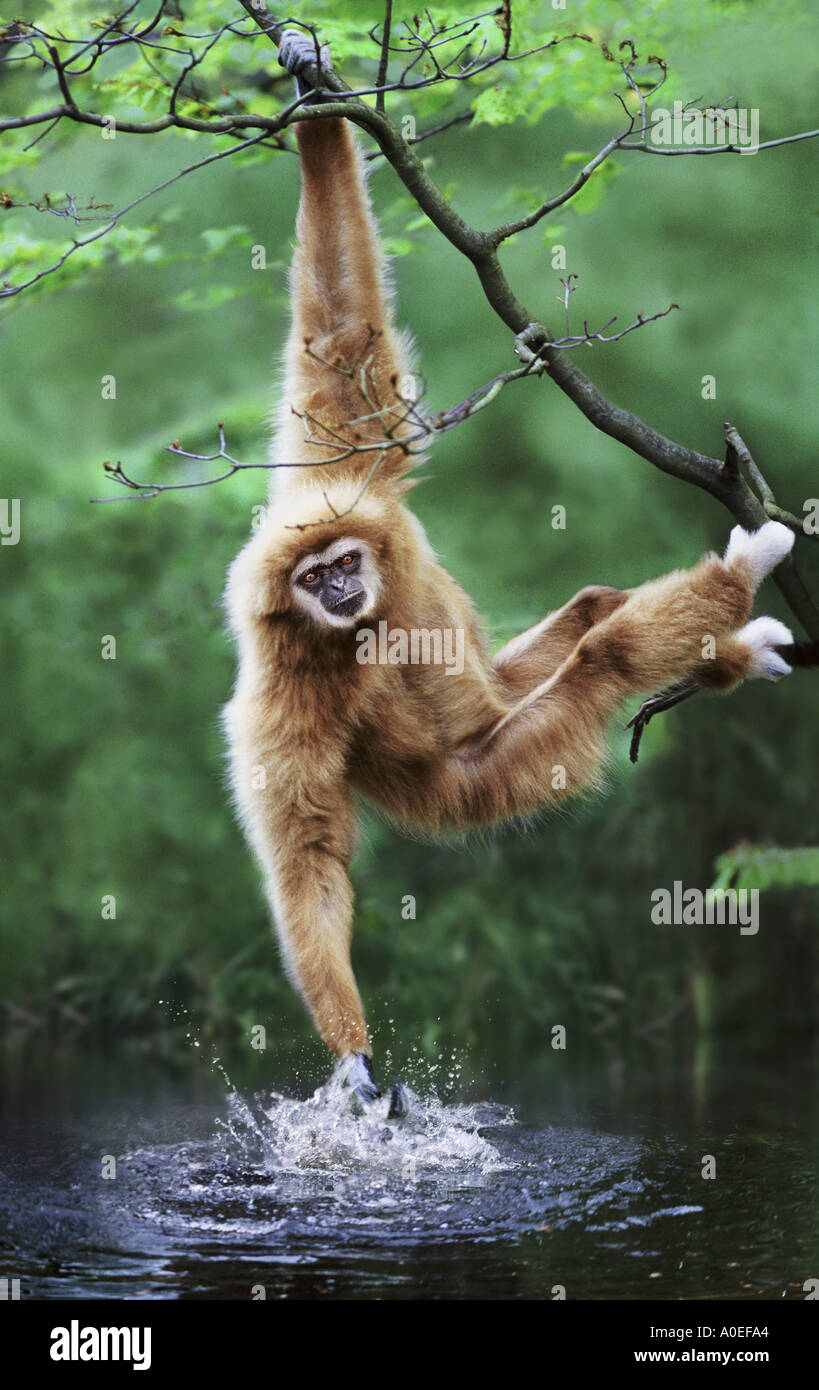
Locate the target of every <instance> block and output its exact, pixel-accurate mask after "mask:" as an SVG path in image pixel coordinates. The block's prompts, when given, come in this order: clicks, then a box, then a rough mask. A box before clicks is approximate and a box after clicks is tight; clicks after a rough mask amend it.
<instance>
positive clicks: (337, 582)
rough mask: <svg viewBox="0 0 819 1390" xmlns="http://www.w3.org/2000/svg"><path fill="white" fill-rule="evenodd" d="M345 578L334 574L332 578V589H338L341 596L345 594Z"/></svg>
mask: <svg viewBox="0 0 819 1390" xmlns="http://www.w3.org/2000/svg"><path fill="white" fill-rule="evenodd" d="M344 585H345V577H344V575H343V574H334V575H331V577H330V588H331V589H338V592H339V593H340V594H343V593H344Z"/></svg>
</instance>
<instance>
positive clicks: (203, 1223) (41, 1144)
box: [0, 1082, 819, 1299]
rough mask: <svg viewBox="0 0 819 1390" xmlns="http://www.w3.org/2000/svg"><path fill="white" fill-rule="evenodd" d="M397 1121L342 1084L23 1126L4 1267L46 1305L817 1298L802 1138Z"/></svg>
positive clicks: (9, 1189) (427, 1115)
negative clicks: (706, 1172)
mask: <svg viewBox="0 0 819 1390" xmlns="http://www.w3.org/2000/svg"><path fill="white" fill-rule="evenodd" d="M383 1109H386V1102H384V1103H383V1106H382V1107H380V1108H379V1107H374V1108H373V1109H372V1110H371V1111H368V1113H367V1114H366V1115H365V1116H364V1117H362V1118H360V1119H356V1118H354V1117H353V1116H352V1115H351V1114H350V1112H349V1109H348V1108H347V1105H346V1101H345V1098H344V1096H343V1095H342V1094H341V1093H340V1091H339V1089H338V1086H337V1085H336V1084H335V1083H332V1082H331V1083H329V1084H328V1085H327V1086H325V1087H322V1088H320V1089H319V1090H318V1091H317V1092H316V1093H315V1095H313V1096H312V1097H311V1098H310V1099H309V1100H306V1101H298V1100H294V1099H290V1098H287V1097H285V1096H283V1095H279V1094H276V1093H273V1094H272V1095H270V1094H269V1093H268V1094H265V1095H261V1096H257V1097H252V1098H250V1099H242V1097H241V1096H240V1095H239V1094H238V1093H237V1092H236V1091H234V1090H230V1091H229V1093H228V1097H227V1106H225V1101H224V1097H222V1099H221V1101H220V1102H217V1103H216V1104H208V1105H199V1106H197V1107H191V1105H190V1104H187V1103H184V1102H180V1101H179V1099H178V1097H177V1098H176V1099H175V1101H174V1103H172V1104H169V1103H168V1102H167V1101H163V1103H162V1104H161V1105H160V1106H158V1107H157V1109H156V1112H155V1113H153V1114H150V1115H148V1116H145V1115H144V1114H139V1113H137V1112H134V1111H133V1110H129V1108H128V1106H127V1105H126V1103H125V1102H122V1101H119V1102H118V1103H117V1105H116V1106H115V1107H114V1108H113V1110H112V1109H110V1108H108V1109H106V1108H104V1107H103V1108H102V1109H100V1108H99V1107H96V1108H94V1109H93V1110H92V1112H91V1114H88V1113H83V1111H82V1109H80V1110H79V1111H75V1112H74V1113H73V1114H71V1115H69V1117H68V1119H63V1120H62V1122H60V1121H56V1122H55V1120H54V1117H53V1116H49V1115H45V1116H43V1115H42V1114H41V1115H40V1116H39V1117H38V1119H37V1120H36V1121H35V1122H32V1120H31V1118H30V1117H27V1118H26V1120H22V1119H20V1118H19V1117H18V1119H17V1121H16V1122H15V1121H14V1120H12V1123H11V1125H10V1126H8V1127H7V1131H6V1139H5V1142H4V1153H3V1157H2V1159H1V1160H0V1170H1V1171H0V1230H2V1231H3V1232H5V1235H4V1236H3V1238H2V1249H3V1255H4V1259H3V1268H4V1270H8V1272H9V1274H10V1275H12V1276H19V1277H20V1278H21V1280H22V1287H23V1296H24V1297H39V1298H43V1297H57V1298H65V1297H80V1296H89V1297H97V1298H98V1297H106V1296H107V1297H131V1298H133V1297H162V1296H170V1297H180V1296H183V1297H184V1296H194V1297H203V1296H204V1297H208V1296H210V1297H235V1298H245V1299H247V1298H251V1297H254V1296H255V1297H259V1296H261V1290H262V1289H263V1290H264V1294H265V1296H267V1297H268V1298H275V1297H296V1298H320V1297H325V1298H326V1297H330V1298H373V1297H380V1298H416V1299H417V1298H421V1299H423V1298H456V1299H458V1298H534V1299H549V1298H553V1297H555V1296H556V1295H557V1294H558V1293H559V1290H560V1288H561V1287H563V1288H565V1290H566V1296H567V1297H568V1298H600V1297H602V1298H680V1297H684V1298H742V1297H759V1296H762V1297H767V1298H781V1297H783V1296H784V1297H800V1298H801V1297H804V1294H803V1293H802V1287H801V1286H802V1282H803V1281H804V1280H805V1279H806V1278H808V1277H810V1276H811V1275H812V1274H813V1275H816V1274H817V1272H819V1266H817V1260H816V1256H817V1247H816V1244H815V1240H814V1243H813V1244H811V1239H812V1238H815V1209H816V1203H815V1190H816V1189H815V1175H814V1171H813V1169H812V1167H811V1165H810V1163H809V1162H808V1159H807V1157H806V1153H805V1148H804V1145H803V1144H802V1143H801V1142H800V1139H799V1136H798V1134H797V1133H796V1132H795V1131H793V1132H792V1133H791V1134H790V1135H789V1136H788V1138H787V1139H784V1138H781V1137H780V1136H779V1135H777V1134H775V1133H771V1132H768V1133H762V1132H759V1131H756V1130H755V1131H753V1132H747V1133H744V1134H742V1135H741V1136H740V1135H738V1134H736V1133H734V1132H731V1131H730V1130H728V1129H726V1128H723V1130H722V1131H720V1129H719V1127H717V1126H715V1125H713V1124H711V1125H710V1127H709V1130H708V1132H707V1134H706V1135H704V1136H702V1135H697V1134H694V1135H691V1136H688V1137H687V1138H685V1139H683V1138H681V1137H680V1136H679V1135H676V1136H675V1135H673V1134H668V1133H666V1132H664V1131H663V1130H659V1131H658V1129H657V1127H656V1125H655V1124H652V1122H651V1120H650V1118H648V1117H647V1116H646V1114H645V1113H642V1114H640V1115H639V1116H637V1117H636V1122H634V1123H633V1124H632V1133H633V1134H636V1135H638V1136H639V1137H630V1136H628V1135H623V1134H618V1133H615V1132H611V1129H609V1130H607V1129H606V1127H605V1124H601V1123H599V1122H595V1123H590V1122H589V1121H588V1117H584V1122H582V1123H577V1121H576V1117H575V1120H574V1122H569V1121H568V1120H566V1121H563V1120H562V1119H561V1121H560V1122H559V1123H553V1124H550V1125H548V1126H535V1125H526V1124H524V1123H522V1122H521V1120H520V1119H519V1118H518V1117H517V1116H516V1114H515V1113H514V1112H513V1110H512V1109H510V1108H509V1107H507V1106H504V1105H498V1104H488V1103H482V1104H460V1105H456V1104H444V1103H442V1102H441V1101H440V1100H439V1099H437V1098H436V1097H435V1095H433V1094H429V1093H428V1094H425V1095H423V1094H415V1093H413V1095H412V1108H411V1112H410V1116H409V1117H408V1119H407V1120H406V1121H404V1122H403V1123H399V1124H388V1123H387V1122H386V1118H385V1115H384V1114H383V1113H381V1112H382V1110H383ZM632 1119H633V1120H634V1119H635V1117H634V1116H633V1117H632ZM704 1154H711V1155H713V1156H714V1159H715V1163H716V1175H717V1176H716V1178H715V1179H714V1180H704V1179H703V1177H702V1172H703V1155H704ZM105 1155H108V1156H110V1157H109V1158H108V1159H105V1158H104V1156H105ZM111 1157H113V1158H114V1159H115V1160H116V1175H115V1176H113V1177H109V1178H105V1177H103V1176H102V1173H103V1171H111V1170H112V1165H111V1161H110V1158H111ZM106 1163H107V1165H108V1168H107V1170H106V1169H105V1164H106Z"/></svg>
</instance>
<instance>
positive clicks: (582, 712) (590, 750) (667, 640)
mask: <svg viewBox="0 0 819 1390" xmlns="http://www.w3.org/2000/svg"><path fill="white" fill-rule="evenodd" d="M772 527H774V528H776V530H775V531H772V530H771V528H772ZM792 544H793V535H792V533H791V532H789V531H788V530H787V528H786V527H784V526H780V525H779V524H778V523H776V522H768V523H767V524H766V525H765V526H763V527H762V528H760V530H759V531H758V532H755V533H754V534H753V535H752V536H749V535H748V533H746V532H741V533H739V534H737V532H734V533H732V537H731V542H730V543H729V547H728V550H727V552H726V556H725V559H724V560H719V559H717V557H716V556H706V558H705V559H703V560H701V561H700V563H699V564H698V565H696V566H695V567H694V569H692V570H688V571H678V572H676V573H674V574H670V575H666V576H665V577H664V578H662V579H657V580H653V581H652V582H650V583H648V584H644V585H642V586H641V587H640V588H639V589H635V590H633V591H632V592H631V594H630V595H629V596H628V598H627V599H626V601H625V602H624V603H622V604H620V605H619V606H618V607H617V608H616V609H615V611H614V612H613V613H611V614H610V616H609V617H607V618H604V619H603V620H602V621H601V622H599V623H597V624H595V625H594V626H593V627H592V628H590V629H589V631H588V632H587V633H586V635H585V636H584V637H582V638H581V640H580V642H579V643H578V644H577V646H576V647H575V649H574V650H573V652H572V653H571V655H570V656H569V657H568V658H567V659H566V660H565V661H564V662H563V664H562V665H561V666H560V667H559V668H558V670H557V671H556V672H555V673H554V675H553V676H552V677H551V678H550V679H548V680H546V681H545V682H544V683H543V684H541V685H539V686H537V687H536V688H535V689H533V690H531V691H530V692H529V693H528V694H526V695H524V696H523V697H522V698H520V699H519V700H518V701H517V703H516V704H515V705H513V707H512V708H511V709H510V711H509V712H508V713H507V714H506V715H505V716H504V717H503V718H502V719H501V720H499V721H498V722H497V723H496V724H495V725H494V726H493V727H492V728H491V729H489V730H488V732H487V734H486V735H485V736H484V738H483V739H482V740H481V741H480V743H478V745H477V746H475V747H473V748H472V749H465V750H464V751H463V752H462V753H460V754H459V755H457V756H452V757H450V758H449V759H448V760H447V763H446V765H445V767H444V769H443V770H442V772H441V774H440V776H439V778H438V780H437V783H436V786H435V789H434V804H435V806H436V813H437V815H438V816H439V817H440V820H441V823H442V824H446V823H453V824H456V825H469V824H481V823H486V822H490V821H493V820H498V819H502V818H504V817H507V816H520V815H527V814H531V813H533V812H535V811H537V810H538V809H539V808H541V807H544V806H546V805H548V804H549V803H550V802H551V803H553V802H555V801H556V800H559V799H562V798H563V797H565V796H566V795H572V794H575V793H577V792H578V791H581V790H582V789H583V788H584V787H588V786H590V785H593V784H594V783H595V781H596V780H597V779H598V778H599V774H600V768H601V766H602V763H603V758H604V754H605V736H606V729H607V726H608V723H609V721H610V719H611V717H612V716H613V714H614V712H615V710H616V709H617V707H618V706H619V705H620V704H621V703H622V702H623V700H624V699H626V698H627V697H628V696H630V695H636V694H639V693H641V692H644V691H645V690H647V689H652V688H655V687H658V686H663V685H667V684H670V683H671V682H674V681H680V680H682V679H683V678H685V677H693V679H695V680H696V681H697V682H698V683H701V684H710V685H712V686H716V687H717V688H723V689H725V688H728V687H730V686H731V685H733V684H735V683H736V682H737V681H738V680H741V679H742V678H743V677H744V676H749V675H760V676H767V677H768V678H769V679H776V677H777V676H779V675H782V674H785V672H786V671H787V670H788V669H789V668H788V667H787V665H786V663H785V662H784V660H783V659H782V658H781V657H780V656H779V655H778V653H777V652H776V650H775V648H776V646H778V645H785V644H786V643H787V642H788V641H789V639H790V633H789V632H788V630H787V628H785V627H784V625H783V624H782V623H778V622H777V621H776V620H775V619H773V618H757V619H755V620H754V621H752V622H748V621H747V619H748V617H749V614H750V610H751V604H752V601H753V595H754V591H755V589H756V587H757V585H758V584H759V583H760V582H761V580H762V578H764V576H765V574H767V573H769V572H770V570H771V569H773V568H774V566H775V565H776V564H777V563H778V561H779V560H780V559H781V558H782V556H783V555H784V554H786V553H787V551H788V550H789V549H790V547H791V545H792ZM743 624H744V626H743ZM712 644H714V645H715V648H716V660H713V661H712V660H709V659H707V653H710V649H711V645H712ZM431 800H433V799H432V798H431Z"/></svg>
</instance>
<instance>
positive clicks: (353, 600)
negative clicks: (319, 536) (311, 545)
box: [290, 536, 381, 627]
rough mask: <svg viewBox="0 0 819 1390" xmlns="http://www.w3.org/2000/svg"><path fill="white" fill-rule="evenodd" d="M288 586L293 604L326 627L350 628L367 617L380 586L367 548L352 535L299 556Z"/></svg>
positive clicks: (373, 606) (373, 562)
mask: <svg viewBox="0 0 819 1390" xmlns="http://www.w3.org/2000/svg"><path fill="white" fill-rule="evenodd" d="M290 586H291V590H292V594H293V599H294V601H295V603H296V605H297V607H299V608H301V609H302V611H303V612H305V613H307V614H308V615H309V616H310V617H311V618H312V619H313V620H314V621H315V622H317V623H321V624H323V625H325V626H329V627H354V626H355V624H356V623H357V621H358V619H359V618H366V617H368V616H369V615H370V614H371V613H372V611H373V609H374V608H375V605H376V602H377V599H378V595H379V592H380V588H381V586H380V583H379V578H378V569H377V567H376V564H375V561H374V560H373V556H372V551H371V550H370V547H369V546H368V545H367V542H366V541H363V540H359V539H357V538H356V537H353V536H343V537H342V538H341V539H340V540H337V541H333V543H332V544H331V545H328V546H325V548H324V549H323V550H319V551H314V552H311V553H310V554H309V555H304V556H302V558H301V559H300V560H299V561H298V563H297V564H296V565H295V567H294V569H293V571H292V574H291V578H290Z"/></svg>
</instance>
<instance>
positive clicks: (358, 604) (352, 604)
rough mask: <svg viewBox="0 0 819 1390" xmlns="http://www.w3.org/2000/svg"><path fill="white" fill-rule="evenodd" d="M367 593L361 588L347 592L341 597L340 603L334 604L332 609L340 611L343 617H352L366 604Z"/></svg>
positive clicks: (336, 611) (335, 611)
mask: <svg viewBox="0 0 819 1390" xmlns="http://www.w3.org/2000/svg"><path fill="white" fill-rule="evenodd" d="M365 597H366V595H365V592H364V590H363V589H359V590H358V591H357V592H356V593H354V594H347V595H346V596H345V597H344V598H340V599H339V600H338V603H334V604H333V609H332V611H333V612H334V613H338V614H339V615H340V616H341V617H342V618H352V617H354V616H355V614H356V613H357V612H358V611H359V609H360V608H363V606H364V599H365Z"/></svg>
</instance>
